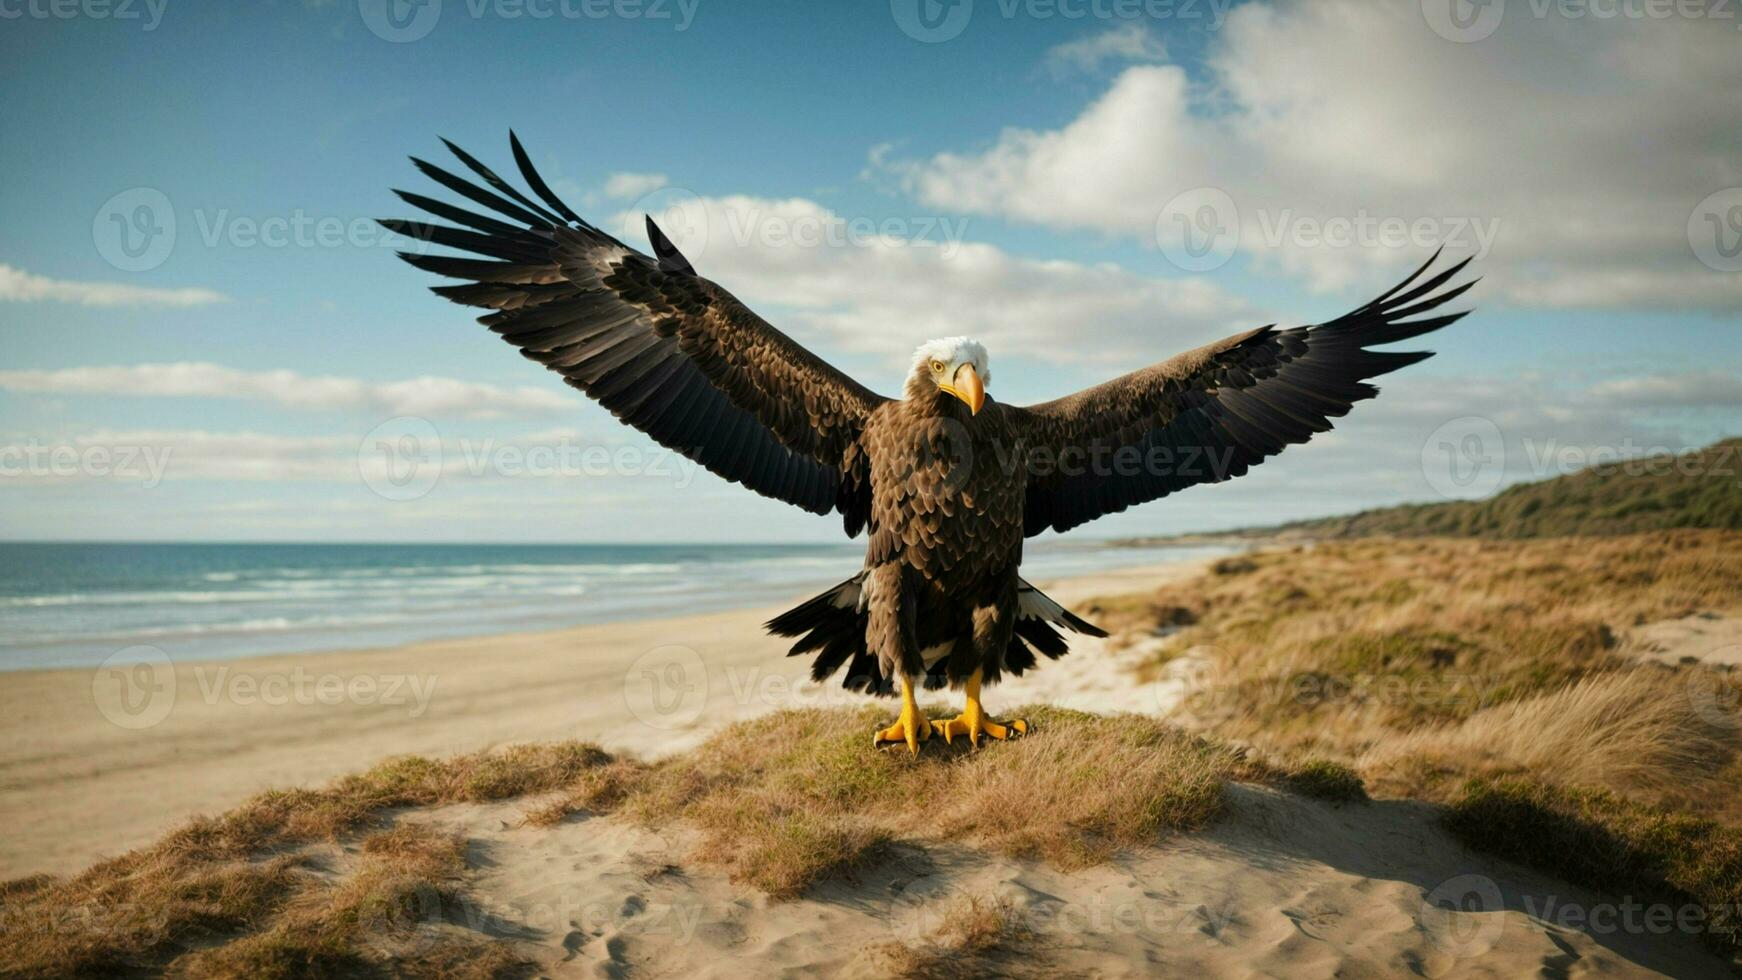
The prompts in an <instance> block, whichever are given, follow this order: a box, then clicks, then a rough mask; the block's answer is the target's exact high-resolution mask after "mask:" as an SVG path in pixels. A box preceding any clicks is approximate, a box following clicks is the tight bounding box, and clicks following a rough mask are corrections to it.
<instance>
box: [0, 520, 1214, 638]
mask: <svg viewBox="0 0 1742 980" xmlns="http://www.w3.org/2000/svg"><path fill="white" fill-rule="evenodd" d="M863 553H864V552H863V545H862V543H846V544H839V545H730V544H727V545H714V544H709V545H682V544H641V545H607V544H600V545H471V544H459V545H436V544H432V545H382V544H86V543H78V544H72V543H66V544H54V543H0V670H21V669H26V668H32V667H69V666H84V665H92V664H98V663H102V662H103V661H105V660H106V659H108V658H109V657H111V656H113V655H115V654H117V653H120V652H122V651H126V650H128V649H129V648H132V647H151V648H156V649H158V650H161V651H163V652H165V653H168V654H169V655H170V656H172V657H174V658H175V659H177V660H181V659H223V658H229V657H241V656H251V655H255V654H264V653H289V652H301V651H314V650H336V649H354V648H365V647H381V646H393V645H396V644H400V643H407V642H410V641H414V640H424V639H434V638H439V637H452V636H467V635H481V634H490V633H506V632H519V631H524V630H540V629H557V628H561V627H566V626H578V625H583V624H587V623H599V622H608V621H612V620H622V619H636V618H646V617H654V616H676V615H683V614H687V613H696V612H708V611H714V610H721V609H732V608H742V607H746V606H755V605H761V604H768V603H776V602H781V601H784V600H788V599H793V600H796V599H799V598H801V597H802V596H803V594H804V593H805V592H806V591H809V590H816V591H820V590H822V589H823V588H826V587H827V586H829V585H832V584H834V583H835V582H838V581H840V580H841V579H844V578H846V577H848V576H849V575H852V574H853V573H855V572H856V571H858V569H859V566H860V561H861V558H862V556H863ZM1204 553H1206V550H1205V549H1192V548H1124V547H1113V546H1109V545H1105V544H1099V543H1094V542H1090V543H1078V542H1062V541H1061V542H1047V543H1042V544H1034V543H1031V544H1030V545H1029V546H1028V548H1027V550H1026V554H1025V560H1024V562H1023V566H1022V570H1023V574H1024V575H1026V576H1028V577H1030V578H1048V577H1053V576H1059V575H1069V574H1073V573H1082V572H1090V571H1096V570H1101V569H1106V568H1112V567H1119V566H1126V567H1129V566H1132V565H1145V564H1154V563H1157V562H1162V561H1170V560H1175V559H1179V558H1183V557H1190V556H1193V555H1199V554H1204Z"/></svg>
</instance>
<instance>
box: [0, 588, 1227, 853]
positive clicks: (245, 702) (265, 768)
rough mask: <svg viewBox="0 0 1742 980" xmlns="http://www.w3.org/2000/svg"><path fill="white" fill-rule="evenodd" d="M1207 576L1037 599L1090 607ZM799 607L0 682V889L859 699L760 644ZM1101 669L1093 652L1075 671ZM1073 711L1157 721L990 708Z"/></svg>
mask: <svg viewBox="0 0 1742 980" xmlns="http://www.w3.org/2000/svg"><path fill="white" fill-rule="evenodd" d="M1201 564H1202V562H1180V563H1177V564H1173V565H1166V566H1152V567H1146V568H1126V569H1119V570H1115V571H1109V572H1105V573H1101V574H1097V575H1094V576H1087V577H1080V578H1072V579H1065V580H1061V581H1057V582H1039V583H1036V584H1040V585H1042V586H1043V587H1044V588H1047V589H1048V591H1049V593H1050V594H1052V595H1054V596H1055V597H1056V598H1058V599H1059V600H1061V601H1064V602H1080V601H1082V600H1085V599H1088V598H1091V597H1093V596H1096V595H1110V594H1120V593H1126V592H1136V591H1141V590H1143V589H1146V588H1154V587H1155V586H1157V585H1158V584H1160V583H1161V582H1163V581H1166V580H1168V579H1170V578H1176V577H1178V576H1183V575H1188V574H1191V573H1192V572H1193V571H1194V570H1195V569H1197V568H1198V567H1200V566H1201ZM794 598H795V599H797V598H800V597H799V596H795V597H794ZM788 605H790V603H782V604H779V605H776V606H771V607H765V608H756V609H745V610H739V611H734V612H725V613H714V614H708V615H699V616H686V617H676V618H670V619H655V620H642V621H635V622H623V623H612V624H605V625H597V626H585V627H579V628H575V629H566V630H556V631H546V632H538V633H521V634H510V635H503V636H489V637H476V638H468V639H456V640H444V641H439V642H429V643H416V644H409V645H405V646H401V647H394V648H388V649H378V650H365V651H351V652H333V653H318V654H304V655H284V656H271V657H255V658H246V659H238V660H226V661H205V662H193V663H177V664H173V665H170V664H158V665H156V666H155V668H153V667H152V666H151V665H147V666H145V667H143V668H142V667H138V666H131V667H121V668H100V669H66V670H36V671H17V672H11V673H3V674H0V745H4V746H5V750H4V753H3V755H0V827H4V828H5V830H6V832H5V833H4V834H0V880H3V879H8V878H16V877H20V876H23V875H26V874H33V873H37V872H50V873H57V874H64V873H68V872H72V871H77V870H79V869H80V868H82V867H84V866H86V865H88V864H90V863H91V862H93V861H96V860H98V859H100V858H103V857H108V856H113V855H115V854H119V853H122V852H124V851H127V850H129V849H131V848H133V847H137V846H139V845H142V844H145V843H148V842H149V841H151V840H154V839H156V838H157V837H158V836H160V835H161V834H162V833H163V832H165V831H166V830H169V829H170V828H172V827H174V826H176V825H177V824H180V823H181V822H183V821H184V820H186V819H187V818H188V817H190V816H193V815H195V814H200V813H215V812H218V811H221V810H224V809H226V808H228V807H230V806H233V805H235V804H237V803H239V802H241V801H242V800H243V799H245V798H246V797H248V796H249V795H250V794H253V793H256V792H259V791H261V790H265V789H269V788H275V787H278V788H282V787H291V786H302V785H311V784H317V783H321V782H324V781H326V780H329V779H332V778H334V777H336V776H340V775H343V774H345V773H349V772H354V771H357V770H359V769H363V768H366V767H368V766H369V765H371V764H373V763H375V762H378V761H380V760H381V759H384V758H388V757H390V756H395V755H402V754H407V753H414V754H420V755H435V756H442V755H450V754H456V753H461V752H470V751H476V750H479V749H486V748H491V747H495V746H500V745H506V744H511V743H516V742H530V741H549V740H554V739H583V740H590V741H595V742H597V743H599V744H600V745H601V746H603V747H604V748H606V749H607V750H613V751H626V752H632V753H637V754H640V755H644V756H649V757H652V756H657V755H660V754H663V753H667V752H674V751H680V750H682V749H685V748H688V747H690V746H693V745H695V744H696V743H698V742H700V741H701V740H702V739H704V738H706V737H707V735H708V734H710V733H711V732H714V731H716V730H718V729H719V728H720V727H722V726H724V725H727V724H729V723H731V722H734V721H737V720H739V719H742V718H746V717H750V716H753V715H757V714H762V713H765V712H768V711H774V710H777V709H780V708H787V707H795V706H804V705H819V704H821V705H837V704H853V703H859V702H860V701H862V700H866V699H863V698H860V697H859V696H857V695H852V694H848V693H847V692H845V691H842V690H841V689H840V688H839V687H837V686H835V685H834V684H830V685H828V686H824V687H819V686H817V685H814V684H811V683H810V682H809V681H808V679H807V678H806V673H805V672H806V669H807V668H808V661H804V660H801V659H796V658H795V659H787V658H786V657H784V656H783V654H784V653H785V649H786V648H785V644H783V643H782V641H780V640H779V639H777V638H774V637H770V636H767V635H765V634H764V633H763V632H762V629H761V624H762V623H763V622H764V621H766V620H767V619H768V618H769V617H770V616H771V615H773V614H775V613H777V612H780V611H781V610H782V609H784V608H787V606H788ZM1099 655H1101V651H1100V648H1099V645H1098V644H1084V645H1083V647H1082V648H1081V649H1079V650H1077V651H1076V652H1075V653H1073V654H1072V656H1073V657H1075V656H1083V657H1093V656H1099ZM1084 685H1090V686H1091V687H1099V688H1104V690H1098V691H1086V690H1085V689H1084ZM1073 698H1076V699H1084V698H1089V699H1095V698H1100V699H1101V700H1100V701H1099V703H1100V705H1101V710H1111V709H1118V708H1125V709H1129V710H1144V708H1145V707H1147V706H1150V705H1153V704H1154V698H1153V697H1151V696H1150V695H1149V694H1148V693H1147V692H1145V691H1144V690H1143V689H1141V688H1137V687H1134V686H1133V685H1131V684H1129V683H1128V682H1127V681H1126V679H1125V678H1124V677H1123V675H1113V674H1110V673H1109V672H1106V671H1094V670H1076V669H1071V670H1062V669H1056V668H1055V669H1052V670H1046V669H1042V670H1040V671H1038V672H1036V673H1033V674H1031V675H1030V676H1029V677H1028V678H1024V679H1021V680H1020V681H1018V682H1015V683H1012V684H1009V685H1006V686H1005V687H1004V688H1003V689H1001V690H1000V689H994V690H993V691H991V692H990V694H989V698H988V703H989V704H990V705H991V706H992V707H993V709H994V710H997V707H998V706H999V705H1005V704H1017V703H1022V702H1026V701H1034V700H1052V701H1058V702H1060V703H1066V704H1070V703H1072V699H1073ZM1107 698H1116V699H1117V700H1115V701H1112V702H1109V701H1107V700H1105V699H1107Z"/></svg>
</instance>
